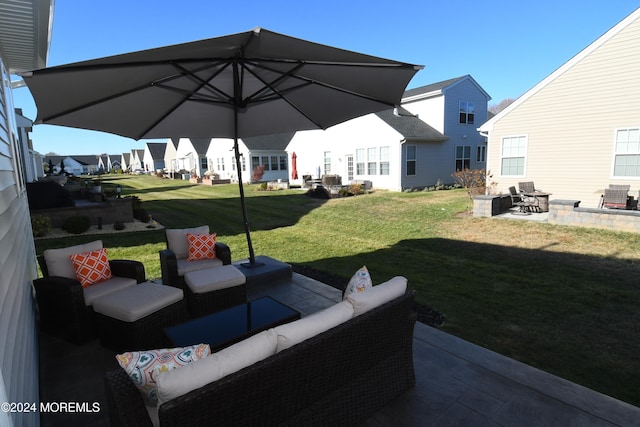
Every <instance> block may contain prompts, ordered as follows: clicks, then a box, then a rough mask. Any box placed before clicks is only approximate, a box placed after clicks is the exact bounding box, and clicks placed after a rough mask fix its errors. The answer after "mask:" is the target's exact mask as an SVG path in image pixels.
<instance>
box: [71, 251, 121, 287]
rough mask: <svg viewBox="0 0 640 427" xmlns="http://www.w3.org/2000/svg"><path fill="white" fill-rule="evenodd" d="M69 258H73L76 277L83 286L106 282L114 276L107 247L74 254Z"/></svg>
mask: <svg viewBox="0 0 640 427" xmlns="http://www.w3.org/2000/svg"><path fill="white" fill-rule="evenodd" d="M69 258H71V262H72V263H73V268H74V269H75V270H76V277H77V278H78V281H79V282H80V284H81V285H82V287H83V288H86V287H88V286H91V285H95V284H96V283H100V282H104V281H105V280H108V279H111V277H112V276H111V267H110V266H109V259H108V258H107V249H106V248H102V249H99V250H97V251H91V252H86V253H82V254H74V255H71V256H70V257H69Z"/></svg>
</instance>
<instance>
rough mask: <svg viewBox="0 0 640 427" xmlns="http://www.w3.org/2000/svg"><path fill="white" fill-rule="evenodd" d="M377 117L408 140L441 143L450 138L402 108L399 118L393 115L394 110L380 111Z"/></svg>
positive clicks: (399, 111) (400, 108)
mask: <svg viewBox="0 0 640 427" xmlns="http://www.w3.org/2000/svg"><path fill="white" fill-rule="evenodd" d="M375 115H376V116H378V117H380V119H381V120H382V121H383V122H385V123H386V124H388V125H389V126H391V127H392V128H393V129H395V130H396V131H398V132H399V133H400V134H401V135H402V136H403V138H404V139H406V140H424V141H434V142H436V141H437V142H441V141H446V140H448V139H449V137H448V136H446V135H444V134H443V133H441V132H440V131H438V130H436V129H434V128H432V127H431V126H429V125H428V124H427V123H425V122H424V121H422V120H420V119H419V118H418V116H415V115H413V114H411V113H410V112H409V111H407V110H405V109H404V108H402V107H398V116H396V115H395V114H394V113H393V109H388V110H383V111H379V112H377V113H375Z"/></svg>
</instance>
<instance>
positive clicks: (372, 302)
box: [347, 276, 407, 316]
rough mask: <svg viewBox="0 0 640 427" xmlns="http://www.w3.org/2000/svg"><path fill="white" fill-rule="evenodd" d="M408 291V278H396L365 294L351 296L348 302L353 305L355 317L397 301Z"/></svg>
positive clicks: (368, 290)
mask: <svg viewBox="0 0 640 427" xmlns="http://www.w3.org/2000/svg"><path fill="white" fill-rule="evenodd" d="M406 291H407V278H406V277H402V276H396V277H394V278H392V279H389V280H388V281H386V282H384V283H380V284H379V285H376V286H374V287H372V288H371V289H367V290H366V291H365V292H359V293H355V294H349V296H348V297H347V301H349V302H351V304H353V311H354V313H353V314H354V316H358V315H360V314H362V313H366V312H367V311H369V310H371V309H373V308H376V307H377V306H379V305H382V304H384V303H385V302H388V301H391V300H392V299H396V298H398V297H399V296H401V295H404V293H405V292H406Z"/></svg>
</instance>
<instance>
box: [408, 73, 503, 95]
mask: <svg viewBox="0 0 640 427" xmlns="http://www.w3.org/2000/svg"><path fill="white" fill-rule="evenodd" d="M464 81H469V82H471V83H472V84H473V85H474V86H475V87H476V88H477V89H478V90H479V91H480V92H481V93H482V94H483V95H484V96H485V97H486V98H487V100H490V99H491V96H489V94H488V93H487V92H486V91H485V90H484V89H483V88H482V86H480V85H479V84H478V82H477V81H475V79H474V78H473V77H471V75H469V74H467V75H464V76H460V77H454V78H453V79H449V80H443V81H441V82H437V83H431V84H429V85H426V86H420V87H417V88H414V89H409V90H407V91H406V92H405V93H404V94H403V95H402V102H411V101H416V100H419V99H424V98H430V97H432V96H440V95H443V94H444V93H445V92H446V91H447V90H449V89H451V88H452V87H454V86H456V85H458V84H460V83H462V82H464Z"/></svg>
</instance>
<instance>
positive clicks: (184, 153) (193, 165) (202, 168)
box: [175, 138, 211, 178]
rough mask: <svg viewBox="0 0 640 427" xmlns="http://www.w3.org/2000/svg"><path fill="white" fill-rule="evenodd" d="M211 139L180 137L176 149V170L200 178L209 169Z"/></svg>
mask: <svg viewBox="0 0 640 427" xmlns="http://www.w3.org/2000/svg"><path fill="white" fill-rule="evenodd" d="M210 142H211V140H210V139H207V138H180V140H179V141H178V147H177V149H176V166H175V168H176V171H177V172H179V173H184V174H188V175H190V176H192V175H196V176H198V177H200V178H202V177H203V176H204V174H205V173H206V172H207V171H208V170H209V162H208V161H207V149H208V148H209V143H210Z"/></svg>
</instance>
